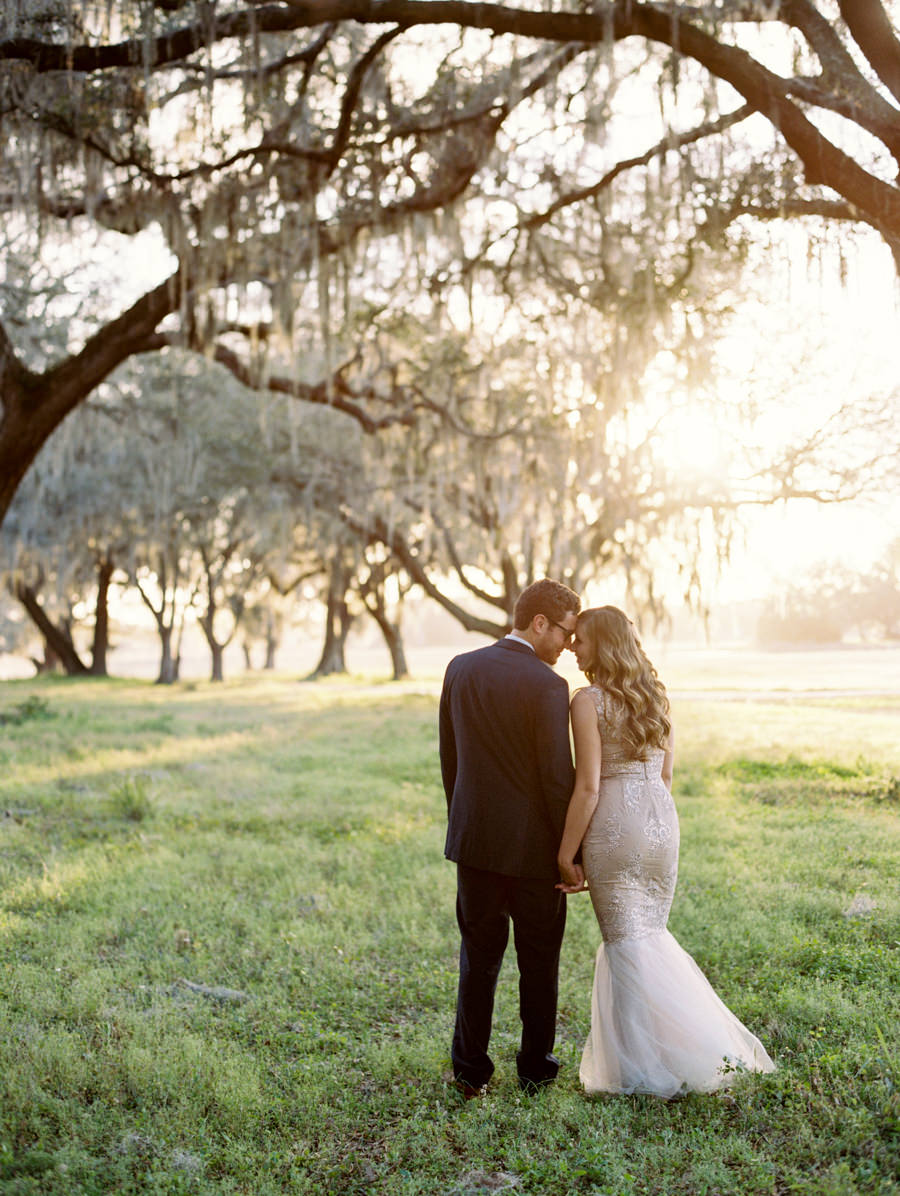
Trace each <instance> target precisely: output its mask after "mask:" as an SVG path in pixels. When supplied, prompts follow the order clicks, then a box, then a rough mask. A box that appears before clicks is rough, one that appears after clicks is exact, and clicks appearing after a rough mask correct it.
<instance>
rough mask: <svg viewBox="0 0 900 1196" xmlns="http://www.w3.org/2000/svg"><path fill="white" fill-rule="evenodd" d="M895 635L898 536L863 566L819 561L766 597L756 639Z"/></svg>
mask: <svg viewBox="0 0 900 1196" xmlns="http://www.w3.org/2000/svg"><path fill="white" fill-rule="evenodd" d="M851 634H854V635H856V636H858V637H860V638H861V639H863V640H869V641H876V642H884V643H894V642H897V641H900V539H896V540H893V541H892V542H891V544H890V545H889V546H888V548H887V550H886V551H885V553H884V555H883V556H882V557H881V558H880V559H879V560H878V561H877V562H876V563H875V564H874V565H873V566H872V567H871V569H868V570H865V571H864V572H853V571H852V570H850V569H847V568H846V567H845V566H843V565H840V564H829V565H824V564H823V565H821V566H819V567H818V568H817V569H815V570H813V571H812V572H811V573H810V574H809V575H808V576H807V577H805V578H803V579H802V580H801V581H799V582H798V583H797V584H796V585H793V586H791V587H789V588H788V589H786V590H785V591H784V592H782V593H780V594H778V595H776V596H774V597H773V598H771V599H770V600H769V601H768V603H767V604H766V608H765V610H764V611H763V612H762V614H761V615H760V617H759V622H758V625H757V639H758V640H759V642H760V643H761V644H763V645H764V646H773V645H778V644H834V643H840V642H841V641H842V640H843V639H845V638H846V637H847V636H848V635H851Z"/></svg>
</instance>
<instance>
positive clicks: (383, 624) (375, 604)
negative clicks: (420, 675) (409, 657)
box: [366, 594, 409, 681]
mask: <svg viewBox="0 0 900 1196" xmlns="http://www.w3.org/2000/svg"><path fill="white" fill-rule="evenodd" d="M366 609H367V610H368V612H369V614H370V615H371V616H372V618H373V619H374V620H375V622H376V623H377V624H378V626H379V628H380V629H381V634H382V635H383V636H384V642H385V643H386V644H387V649H388V652H390V654H391V670H392V676H391V680H392V681H402V680H403V678H404V677H408V676H409V668H408V667H407V664H406V649H405V648H404V646H403V631H402V629H401V626H400V620H399V619H398V620H397V622H396V623H393V622H391V620H390V619H389V618H388V615H387V611H386V610H385V607H384V602H383V600H382V598H381V595H380V594H378V595H377V596H376V595H375V594H373V595H372V601H371V602H367V603H366Z"/></svg>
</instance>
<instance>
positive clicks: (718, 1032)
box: [580, 930, 775, 1097]
mask: <svg viewBox="0 0 900 1196" xmlns="http://www.w3.org/2000/svg"><path fill="white" fill-rule="evenodd" d="M774 1069H775V1064H774V1063H773V1062H772V1060H771V1059H770V1058H769V1056H768V1054H767V1053H766V1051H765V1048H764V1047H763V1045H762V1043H760V1041H759V1039H758V1038H756V1037H755V1036H754V1035H753V1034H751V1033H750V1031H749V1030H748V1029H747V1028H746V1026H744V1025H742V1024H741V1022H740V1021H738V1019H737V1018H736V1017H735V1016H734V1014H733V1013H732V1012H731V1010H730V1009H728V1007H727V1006H726V1005H725V1004H724V1003H723V1002H722V1001H721V1000H720V999H719V997H717V996H716V994H715V992H714V991H713V988H712V986H711V985H710V983H709V981H708V980H707V979H706V977H705V976H704V975H703V973H702V972H701V971H700V969H699V968H698V967H697V965H696V964H695V963H694V961H693V959H691V957H690V955H688V953H687V952H686V951H684V950H683V949H682V948H681V947H680V946H679V945H678V943H677V942H676V940H675V939H674V938H673V936H672V935H671V934H670V933H669V932H668V930H663V931H661V932H658V933H656V934H651V935H648V936H646V937H643V938H626V939H620V940H619V941H617V942H613V943H603V944H602V945H601V947H600V949H599V951H598V952H597V963H596V968H595V971H594V990H593V999H592V1004H591V1032H590V1035H589V1037H588V1040H587V1042H586V1043H585V1047H584V1053H583V1055H582V1059H581V1073H580V1074H581V1082H582V1084H583V1085H584V1087H585V1089H586V1091H588V1092H618V1093H624V1092H643V1093H651V1094H653V1095H655V1096H662V1097H672V1096H675V1095H676V1094H677V1093H683V1092H712V1091H714V1090H715V1089H717V1088H722V1087H724V1086H725V1085H727V1084H729V1083H730V1082H731V1081H732V1080H733V1079H734V1077H735V1076H736V1075H737V1074H739V1073H740V1072H743V1071H761V1072H767V1071H774Z"/></svg>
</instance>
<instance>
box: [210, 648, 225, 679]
mask: <svg viewBox="0 0 900 1196" xmlns="http://www.w3.org/2000/svg"><path fill="white" fill-rule="evenodd" d="M209 650H210V652H211V654H212V673H211V674H210V678H209V679H210V681H224V679H225V672H224V669H223V667H222V664H223V661H222V658H223V657H224V655H225V645H224V644H218V643H216V641H215V640H212V639H211V640H210V641H209Z"/></svg>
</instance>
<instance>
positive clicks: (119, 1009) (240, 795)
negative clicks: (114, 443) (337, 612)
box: [0, 681, 900, 1196]
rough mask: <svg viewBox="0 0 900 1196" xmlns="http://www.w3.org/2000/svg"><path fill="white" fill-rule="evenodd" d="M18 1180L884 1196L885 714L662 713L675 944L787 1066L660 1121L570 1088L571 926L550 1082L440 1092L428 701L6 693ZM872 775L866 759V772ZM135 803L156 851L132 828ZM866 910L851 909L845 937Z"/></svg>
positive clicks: (860, 705)
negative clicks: (480, 1092)
mask: <svg viewBox="0 0 900 1196" xmlns="http://www.w3.org/2000/svg"><path fill="white" fill-rule="evenodd" d="M9 688H10V692H12V693H14V694H16V695H20V696H19V697H18V699H17V700H19V701H22V702H25V701H27V700H28V699H29V698H31V697H35V698H39V699H40V698H46V696H47V695H49V694H51V693H52V700H53V705H54V709H55V710H56V711H57V717H56V718H55V719H53V720H52V721H50V722H47V723H46V724H42V725H41V728H40V735H39V736H38V735H36V734H35V727H34V726H33V725H23V726H21V727H16V726H11V727H8V728H4V735H3V739H2V744H0V752H2V759H3V764H4V767H3V769H2V771H0V807H5V808H15V807H27V811H28V812H27V814H23V815H22V816H21V817H20V818H17V819H15V820H7V821H5V822H4V823H3V834H4V848H3V853H2V854H0V879H2V906H0V953H2V956H3V968H2V977H3V980H2V1005H0V1017H2V1019H3V1023H4V1033H3V1034H2V1035H0V1059H2V1071H0V1075H2V1079H0V1168H2V1171H0V1175H2V1178H3V1182H4V1184H5V1185H6V1186H7V1189H8V1190H10V1191H15V1192H23V1193H30V1192H35V1193H36V1192H42V1193H45V1194H47V1196H68V1194H69V1193H71V1192H74V1191H79V1192H94V1193H98V1194H99V1193H104V1192H116V1193H138V1192H160V1193H162V1192H165V1193H174V1192H183V1193H195V1194H198V1196H200V1194H206V1193H209V1194H210V1196H211V1194H212V1193H216V1194H217V1196H218V1194H222V1193H239V1192H253V1193H254V1194H259V1196H269V1194H271V1196H275V1193H282V1192H285V1191H292V1192H297V1193H309V1194H310V1196H312V1194H313V1193H320V1192H323V1191H342V1192H357V1193H363V1192H371V1193H374V1192H379V1193H385V1194H390V1196H401V1194H402V1196H414V1194H416V1193H422V1194H424V1193H433V1192H435V1191H440V1192H446V1193H448V1194H449V1193H459V1196H462V1194H463V1193H468V1192H476V1191H488V1190H503V1189H504V1187H506V1188H511V1189H512V1190H514V1191H519V1192H525V1193H542V1192H554V1193H560V1194H561V1196H577V1194H579V1193H585V1194H588V1193H593V1194H595V1196H599V1194H601V1193H608V1194H609V1196H662V1194H663V1193H665V1194H667V1196H669V1194H673V1193H674V1194H677V1196H694V1194H696V1193H700V1192H708V1193H716V1194H720V1196H755V1194H757V1193H758V1194H759V1196H763V1194H769V1193H771V1192H772V1191H779V1192H793V1193H798V1194H802V1193H808V1194H809V1196H813V1194H815V1196H823V1194H826V1193H833V1194H834V1196H838V1194H840V1196H845V1194H853V1193H858V1194H862V1193H866V1194H868V1193H872V1194H878V1196H895V1194H896V1193H897V1192H898V1184H897V1181H896V1175H897V1173H898V1165H900V1156H898V1140H900V1139H898V1117H900V1105H898V1091H900V1088H898V1085H900V1075H898V1073H897V1067H896V1058H897V1055H898V1045H900V1044H898V1041H897V1033H898V1025H900V1022H898V1018H897V991H898V984H900V971H898V953H897V942H898V941H900V922H898V919H900V909H898V905H897V893H896V859H897V852H898V848H900V843H898V839H897V835H898V831H897V821H896V814H895V811H894V809H893V808H892V807H888V806H886V805H885V804H883V803H882V802H880V801H878V800H877V798H876V797H874V796H873V791H874V790H875V789H876V788H877V787H878V786H879V785H885V784H888V783H889V782H888V778H889V777H891V776H896V775H897V772H898V769H900V757H898V755H897V739H896V733H895V727H896V717H897V714H898V706H897V703H896V701H895V700H893V699H885V698H883V697H882V698H879V699H878V709H877V710H875V709H873V708H872V707H871V703H867V702H866V701H865V700H863V699H858V700H843V701H840V702H837V701H823V700H819V699H814V698H807V699H803V700H794V701H792V702H790V703H772V704H769V703H765V702H743V701H742V702H731V703H729V702H722V701H717V702H678V703H677V709H676V718H677V720H678V727H679V744H680V746H679V761H678V763H677V767H676V796H677V800H678V804H679V810H680V814H681V820H682V860H681V867H680V879H679V887H678V892H677V895H676V902H675V907H674V910H673V918H672V929H673V931H674V933H675V934H676V936H677V937H678V938H679V941H680V942H681V943H682V944H683V945H684V946H685V947H686V949H688V950H689V951H690V952H691V953H692V954H693V955H694V957H695V958H696V960H697V962H698V964H699V965H700V966H701V967H702V968H703V969H704V971H705V972H706V973H707V975H708V976H709V977H710V979H711V981H712V983H713V984H714V985H715V987H716V989H717V991H718V992H719V993H720V994H721V995H722V997H723V999H725V1000H726V1002H727V1003H728V1004H729V1005H730V1006H731V1007H732V1008H733V1009H734V1010H735V1012H736V1013H737V1014H738V1015H739V1016H740V1017H741V1018H742V1019H743V1020H744V1021H745V1022H747V1023H748V1024H749V1025H750V1026H751V1027H752V1028H753V1029H754V1030H755V1031H756V1032H758V1033H759V1034H760V1036H761V1037H762V1039H763V1041H764V1042H765V1044H766V1045H767V1047H769V1049H770V1050H771V1051H772V1053H773V1055H774V1057H775V1058H776V1060H777V1062H778V1066H779V1070H778V1072H777V1073H776V1074H775V1075H773V1076H771V1077H746V1078H742V1079H740V1080H739V1081H738V1082H737V1083H736V1085H735V1087H734V1088H733V1089H732V1090H731V1092H730V1093H729V1094H726V1095H722V1096H713V1097H690V1098H688V1099H686V1100H682V1101H678V1102H673V1103H664V1102H659V1101H656V1100H654V1099H652V1098H640V1097H634V1098H615V1099H605V1098H597V1099H593V1100H587V1099H585V1098H584V1096H583V1095H582V1094H581V1092H580V1091H579V1087H578V1082H577V1063H578V1057H579V1052H580V1049H581V1045H582V1043H583V1040H584V1036H585V1033H586V1030H587V1025H588V1020H589V1002H588V992H589V985H590V979H591V973H592V967H593V953H594V950H595V948H596V946H597V929H596V923H595V921H594V919H593V915H592V914H591V911H590V909H589V906H588V904H587V903H586V902H585V901H583V900H577V901H576V900H573V901H572V903H571V906H570V917H569V927H568V931H567V937H566V942H565V945H564V954H563V966H562V983H561V993H560V1018H559V1043H558V1048H559V1052H560V1055H561V1057H562V1060H563V1063H564V1067H563V1071H562V1074H561V1078H560V1080H559V1082H558V1083H557V1085H556V1086H555V1087H554V1088H553V1089H551V1090H549V1091H547V1092H546V1093H544V1094H542V1095H541V1096H539V1097H537V1098H534V1099H529V1098H526V1097H523V1096H522V1095H521V1094H520V1093H519V1090H518V1088H517V1086H516V1084H515V1072H514V1061H513V1056H514V1052H515V1048H516V1041H517V1010H516V991H515V973H514V968H513V966H512V965H511V963H510V962H509V961H508V963H507V965H506V966H505V968H504V972H503V974H502V976H501V980H500V988H499V992H498V1004H497V1017H496V1030H495V1036H496V1037H495V1044H496V1048H497V1055H498V1061H499V1068H498V1076H497V1079H496V1082H495V1084H494V1085H493V1087H492V1089H491V1092H490V1094H489V1096H488V1097H487V1098H486V1100H484V1101H483V1102H467V1103H463V1102H462V1101H461V1100H460V1099H459V1097H458V1096H457V1094H456V1093H455V1092H454V1091H453V1090H451V1089H450V1088H448V1086H447V1085H446V1083H445V1082H444V1080H443V1078H442V1077H443V1073H444V1072H446V1070H447V1068H448V1066H449V1059H448V1047H449V1035H450V1031H451V1025H452V1009H453V1002H454V997H455V983H456V948H457V932H456V927H455V922H454V915H453V888H454V881H453V873H452V868H451V867H450V865H448V864H447V863H446V862H445V861H444V860H443V859H442V858H441V851H442V842H443V826H444V817H445V815H444V800H443V796H442V794H441V792H440V781H439V774H438V769H437V760H436V730H435V718H436V698H435V696H434V695H428V694H423V693H421V692H414V691H408V692H403V691H400V692H398V691H396V690H395V691H392V693H391V695H390V696H388V695H387V691H386V690H384V689H381V690H376V691H372V690H371V689H368V688H367V687H365V686H363V685H361V684H360V682H359V681H355V682H352V683H342V684H335V683H333V682H329V683H325V684H322V685H318V686H315V687H313V686H297V685H296V684H295V683H291V684H285V683H283V682H268V683H262V682H258V681H257V682H253V683H250V684H243V685H240V686H236V685H233V684H229V683H226V684H225V685H224V686H219V687H216V688H211V687H208V686H207V685H205V684H203V685H191V686H178V687H175V688H174V689H170V690H167V691H161V690H160V689H158V688H154V687H152V686H149V685H140V684H134V683H127V684H126V683H122V682H109V681H93V682H90V683H88V682H81V681H79V682H75V683H72V684H69V685H67V686H66V688H65V689H64V690H63V689H60V688H59V687H58V686H56V687H54V686H53V685H52V684H51V683H50V682H48V681H38V682H22V683H15V684H13V685H11V686H10V687H9ZM861 742H865V744H866V752H867V757H868V759H867V760H866V761H863V760H860V759H859V755H858V753H859V745H860V743H861ZM138 778H142V781H141V786H142V791H143V792H144V794H145V795H146V796H147V797H148V798H152V801H151V808H150V809H147V810H146V812H145V815H144V818H143V820H142V821H140V822H136V821H134V820H133V819H132V818H131V817H129V815H128V812H127V810H126V809H125V808H124V805H123V803H121V802H120V801H119V800H118V799H117V798H116V794H117V793H121V792H122V791H123V788H127V787H129V786H134V785H136V784H137V782H138ZM860 894H864V895H866V896H867V898H868V899H869V901H870V903H871V904H870V905H869V906H864V905H863V906H858V908H860V909H863V910H868V912H861V913H847V912H846V911H847V910H848V909H849V908H850V906H851V904H852V902H853V900H854V898H856V897H858V895H860Z"/></svg>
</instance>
